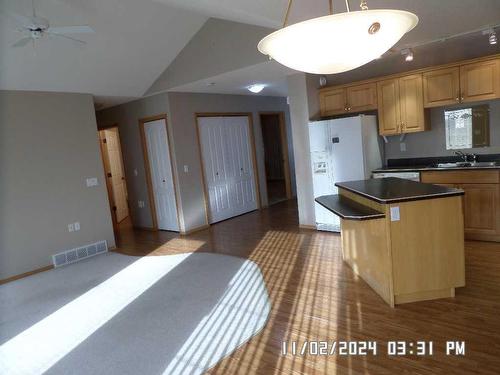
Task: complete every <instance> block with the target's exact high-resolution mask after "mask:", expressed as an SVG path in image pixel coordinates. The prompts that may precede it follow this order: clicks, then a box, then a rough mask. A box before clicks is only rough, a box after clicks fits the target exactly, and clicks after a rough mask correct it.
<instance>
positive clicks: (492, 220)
mask: <svg viewBox="0 0 500 375" xmlns="http://www.w3.org/2000/svg"><path fill="white" fill-rule="evenodd" d="M458 187H459V188H461V189H463V190H464V192H465V195H464V224H465V233H466V235H467V234H490V235H495V234H498V233H499V212H500V211H499V209H498V204H499V196H498V194H499V190H498V188H499V185H498V184H459V185H458Z"/></svg>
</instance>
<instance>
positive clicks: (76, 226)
mask: <svg viewBox="0 0 500 375" xmlns="http://www.w3.org/2000/svg"><path fill="white" fill-rule="evenodd" d="M74 227H75V232H78V231H79V230H80V222H79V221H77V222H76V223H75V224H74Z"/></svg>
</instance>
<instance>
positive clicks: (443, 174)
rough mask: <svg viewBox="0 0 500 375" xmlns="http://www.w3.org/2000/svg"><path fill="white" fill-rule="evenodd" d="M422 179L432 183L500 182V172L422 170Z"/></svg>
mask: <svg viewBox="0 0 500 375" xmlns="http://www.w3.org/2000/svg"><path fill="white" fill-rule="evenodd" d="M420 179H421V181H422V182H427V183H430V184H434V183H435V184H467V183H473V184H498V183H499V182H500V172H499V171H498V170H476V171H463V170H461V171H429V172H421V173H420Z"/></svg>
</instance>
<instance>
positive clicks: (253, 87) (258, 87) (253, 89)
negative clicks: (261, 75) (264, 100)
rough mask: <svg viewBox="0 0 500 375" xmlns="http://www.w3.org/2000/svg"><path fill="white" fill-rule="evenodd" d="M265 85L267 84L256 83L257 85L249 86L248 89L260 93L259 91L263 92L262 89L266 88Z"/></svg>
mask: <svg viewBox="0 0 500 375" xmlns="http://www.w3.org/2000/svg"><path fill="white" fill-rule="evenodd" d="M264 87H266V85H262V84H255V85H250V86H248V87H247V89H248V91H251V92H253V93H254V94H258V93H259V92H261V91H262V90H264Z"/></svg>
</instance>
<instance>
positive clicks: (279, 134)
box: [260, 112, 292, 205]
mask: <svg viewBox="0 0 500 375" xmlns="http://www.w3.org/2000/svg"><path fill="white" fill-rule="evenodd" d="M260 126H261V129H262V141H263V144H264V165H265V168H266V186H267V201H268V204H269V205H273V204H275V203H278V202H282V201H284V200H287V199H291V198H292V191H291V184H290V168H289V163H288V143H287V136H286V126H285V116H284V113H283V112H269V113H260Z"/></svg>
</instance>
